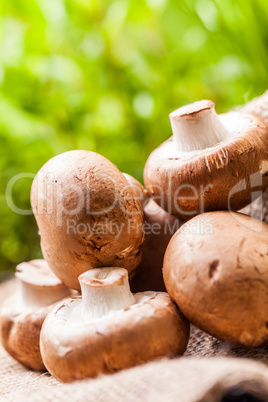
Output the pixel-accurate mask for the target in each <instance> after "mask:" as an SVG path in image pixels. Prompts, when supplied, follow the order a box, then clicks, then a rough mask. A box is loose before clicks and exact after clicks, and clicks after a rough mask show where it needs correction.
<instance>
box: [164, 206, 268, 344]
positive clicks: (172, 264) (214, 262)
mask: <svg viewBox="0 0 268 402" xmlns="http://www.w3.org/2000/svg"><path fill="white" fill-rule="evenodd" d="M163 272H164V280H165V284H166V288H167V291H168V293H169V295H170V297H171V299H172V300H174V301H175V302H176V304H177V305H178V307H179V309H180V310H181V312H182V313H183V314H184V315H185V317H187V318H188V319H189V320H190V321H191V322H192V323H193V324H195V325H196V326H198V327H199V328H201V329H202V330H204V331H206V332H208V333H209V334H211V335H213V336H215V337H217V338H219V339H223V340H226V341H230V342H233V343H235V344H240V345H245V346H261V345H264V344H266V343H268V224H266V223H263V222H261V221H259V220H257V219H253V218H250V217H249V216H246V215H243V214H239V213H236V212H233V213H232V212H227V211H221V212H209V213H206V214H203V215H199V216H197V217H195V218H193V219H192V220H190V221H189V222H187V223H186V224H185V225H184V226H182V228H181V229H179V230H178V232H177V233H176V234H175V235H174V236H173V237H172V239H171V241H170V243H169V245H168V248H167V250H166V253H165V258H164V267H163Z"/></svg>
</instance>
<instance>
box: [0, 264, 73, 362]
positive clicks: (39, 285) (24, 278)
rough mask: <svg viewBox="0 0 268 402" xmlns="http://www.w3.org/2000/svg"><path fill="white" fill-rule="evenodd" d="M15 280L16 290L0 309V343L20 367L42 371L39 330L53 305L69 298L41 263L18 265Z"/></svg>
mask: <svg viewBox="0 0 268 402" xmlns="http://www.w3.org/2000/svg"><path fill="white" fill-rule="evenodd" d="M16 277H17V279H18V285H19V288H18V291H17V292H16V293H15V294H14V295H12V296H11V297H10V298H8V299H7V300H6V302H5V303H4V304H3V306H2V307H1V313H0V337H1V343H2V345H3V347H4V348H5V350H6V351H7V352H8V353H9V354H10V355H11V356H12V357H13V358H14V359H16V360H17V361H18V362H20V363H21V364H23V365H25V366H27V367H29V368H31V369H33V370H45V366H44V364H43V361H42V358H41V354H40V346H39V338H40V331H41V327H42V324H43V322H44V319H45V317H46V316H47V314H48V313H49V312H50V311H51V309H52V308H53V307H54V306H55V303H56V302H58V301H60V300H62V299H63V298H65V297H67V296H70V294H71V291H70V289H68V288H67V287H66V286H65V285H63V283H61V281H60V280H59V279H58V278H57V277H56V276H55V275H54V274H53V272H52V271H51V270H50V268H49V267H48V265H47V263H46V262H45V261H44V260H33V261H29V262H24V263H21V264H19V265H18V266H17V270H16Z"/></svg>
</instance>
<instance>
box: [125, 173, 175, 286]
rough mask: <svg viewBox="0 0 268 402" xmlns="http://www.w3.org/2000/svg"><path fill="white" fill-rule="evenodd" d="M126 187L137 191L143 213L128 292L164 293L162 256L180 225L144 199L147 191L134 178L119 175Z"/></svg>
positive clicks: (151, 202)
mask: <svg viewBox="0 0 268 402" xmlns="http://www.w3.org/2000/svg"><path fill="white" fill-rule="evenodd" d="M123 174H124V176H125V177H126V178H127V179H128V181H129V182H130V184H131V185H132V186H133V187H134V188H135V189H136V190H137V197H138V199H140V201H141V203H142V206H143V213H144V234H145V238H144V243H143V245H142V258H141V263H140V265H139V266H138V268H137V271H136V273H135V276H134V277H133V278H132V279H131V281H130V286H131V290H132V291H133V292H134V293H135V292H143V291H146V290H155V291H160V292H162V291H163V292H165V291H166V288H165V284H164V280H163V273H162V267H163V259H164V254H165V251H166V248H167V245H168V243H169V240H170V239H171V237H172V236H173V234H174V233H175V232H176V231H177V230H178V229H179V227H180V225H181V223H180V221H179V220H178V219H177V218H176V217H175V216H172V215H170V214H168V213H167V212H166V211H165V210H164V209H162V208H160V207H159V205H158V204H157V203H156V202H155V201H154V200H153V199H148V195H147V190H146V189H144V187H143V185H142V184H141V183H140V182H138V180H136V179H135V178H134V177H132V176H130V175H129V174H126V173H123Z"/></svg>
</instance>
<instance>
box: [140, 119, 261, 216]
mask: <svg viewBox="0 0 268 402" xmlns="http://www.w3.org/2000/svg"><path fill="white" fill-rule="evenodd" d="M218 117H219V120H220V122H221V123H222V125H223V126H224V127H225V129H226V132H227V133H228V137H227V138H226V140H223V141H221V142H220V143H218V144H217V145H215V146H213V147H209V148H206V149H201V150H195V151H189V152H180V151H177V149H176V146H175V145H174V138H173V137H171V138H170V139H168V140H167V141H165V142H164V143H163V144H162V145H160V146H159V147H158V148H157V149H155V150H154V151H153V152H152V153H151V155H150V156H149V158H148V160H147V162H146V165H145V169H144V183H145V185H146V187H147V189H148V192H149V194H150V195H151V196H153V198H154V200H155V201H156V202H157V203H158V204H159V205H160V206H161V207H162V208H164V209H165V210H166V211H168V212H169V213H171V214H173V215H175V216H177V217H179V218H182V219H189V218H191V217H193V216H195V215H197V214H199V213H201V212H204V211H214V210H223V209H228V207H229V203H228V201H229V196H231V197H230V206H231V208H232V209H233V210H237V209H240V208H242V207H244V206H245V205H247V204H248V203H249V202H251V201H252V200H251V197H252V191H254V192H257V191H260V190H262V189H263V188H265V187H266V186H267V185H268V174H267V172H268V156H267V148H268V126H267V124H266V123H265V122H264V121H263V120H261V119H259V118H258V117H256V116H253V115H248V114H244V113H241V112H230V113H226V114H222V115H218ZM239 182H241V183H240V184H239ZM251 186H252V187H254V190H252V188H251Z"/></svg>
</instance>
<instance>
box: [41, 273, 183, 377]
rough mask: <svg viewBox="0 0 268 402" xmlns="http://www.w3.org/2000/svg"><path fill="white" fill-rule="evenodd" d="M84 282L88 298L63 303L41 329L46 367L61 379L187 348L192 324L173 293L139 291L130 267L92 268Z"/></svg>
mask: <svg viewBox="0 0 268 402" xmlns="http://www.w3.org/2000/svg"><path fill="white" fill-rule="evenodd" d="M79 281H80V284H81V289H82V298H81V297H76V298H72V299H69V300H67V301H65V302H64V303H63V304H62V305H61V306H57V308H56V309H55V310H54V311H52V312H51V313H50V314H49V315H48V316H47V318H46V320H45V322H44V325H43V328H42V331H41V337H40V342H41V353H42V357H43V360H44V363H45V366H46V367H47V369H48V371H49V372H50V373H51V374H52V375H53V376H54V377H55V378H57V379H58V380H60V381H62V382H71V381H75V380H81V379H84V378H89V377H95V376H97V375H98V374H102V373H111V372H114V371H118V370H120V369H123V368H126V367H130V366H134V365H137V364H140V363H142V362H146V361H148V360H151V359H154V358H158V357H162V356H170V357H172V356H176V355H179V354H182V353H183V352H184V351H185V349H186V345H187V342H188V337H189V324H188V322H187V321H186V320H185V318H184V317H183V316H182V315H181V314H180V312H179V310H177V308H176V306H175V305H174V303H173V302H172V301H171V300H170V298H169V296H168V294H167V293H155V292H144V293H137V294H135V295H133V294H132V293H131V292H130V288H129V283H128V272H127V270H125V269H124V268H115V267H113V268H99V269H92V270H89V271H88V272H85V273H84V274H82V275H81V276H80V277H79Z"/></svg>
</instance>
